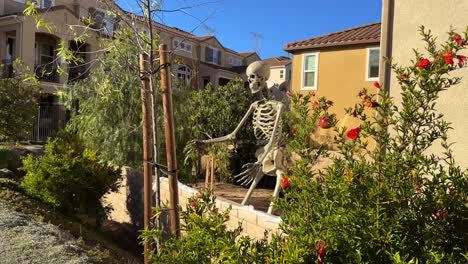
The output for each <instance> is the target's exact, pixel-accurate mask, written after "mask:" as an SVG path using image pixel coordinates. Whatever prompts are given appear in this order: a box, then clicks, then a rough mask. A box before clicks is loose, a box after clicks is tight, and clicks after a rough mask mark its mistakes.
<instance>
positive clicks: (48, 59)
mask: <svg viewBox="0 0 468 264" xmlns="http://www.w3.org/2000/svg"><path fill="white" fill-rule="evenodd" d="M54 53H55V48H54V46H52V45H50V44H43V43H41V44H40V45H39V64H41V65H48V66H52V63H53V61H54Z"/></svg>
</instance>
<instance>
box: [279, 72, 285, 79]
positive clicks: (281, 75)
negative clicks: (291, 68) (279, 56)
mask: <svg viewBox="0 0 468 264" xmlns="http://www.w3.org/2000/svg"><path fill="white" fill-rule="evenodd" d="M283 78H284V70H280V79H283Z"/></svg>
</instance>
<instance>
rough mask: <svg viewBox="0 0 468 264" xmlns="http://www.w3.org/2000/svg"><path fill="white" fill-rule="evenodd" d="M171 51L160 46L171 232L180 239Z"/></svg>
mask: <svg viewBox="0 0 468 264" xmlns="http://www.w3.org/2000/svg"><path fill="white" fill-rule="evenodd" d="M169 52H170V51H169V50H168V49H167V45H166V44H161V45H159V56H160V65H161V90H162V99H163V110H164V136H165V140H166V157H167V172H168V176H167V177H168V181H169V207H170V208H169V210H170V216H171V231H172V234H173V235H174V236H175V237H176V238H179V237H180V218H179V210H178V206H179V194H178V193H179V191H178V180H177V159H176V148H175V146H176V144H175V136H174V114H173V111H172V109H173V107H172V84H171V80H172V77H171V66H170V63H169V62H170V61H169Z"/></svg>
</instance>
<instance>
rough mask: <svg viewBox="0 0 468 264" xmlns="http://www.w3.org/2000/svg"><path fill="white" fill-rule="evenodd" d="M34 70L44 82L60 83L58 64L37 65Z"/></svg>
mask: <svg viewBox="0 0 468 264" xmlns="http://www.w3.org/2000/svg"><path fill="white" fill-rule="evenodd" d="M34 72H35V74H36V77H37V79H39V80H41V81H44V82H51V83H58V82H59V75H58V73H57V66H56V65H50V64H45V65H35V66H34Z"/></svg>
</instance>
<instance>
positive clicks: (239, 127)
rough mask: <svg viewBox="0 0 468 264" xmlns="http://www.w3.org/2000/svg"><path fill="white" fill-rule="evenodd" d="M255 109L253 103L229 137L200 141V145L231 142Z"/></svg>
mask: <svg viewBox="0 0 468 264" xmlns="http://www.w3.org/2000/svg"><path fill="white" fill-rule="evenodd" d="M255 108H256V104H255V103H253V104H251V105H250V107H249V110H248V111H247V113H246V114H245V115H244V117H243V118H242V120H241V121H240V122H239V124H238V125H237V127H236V128H235V129H234V131H232V133H230V134H229V135H226V136H224V137H219V138H212V139H207V140H202V141H201V142H202V143H216V142H223V141H229V140H233V139H234V138H236V135H237V133H238V132H239V130H240V129H241V127H242V126H243V125H244V123H245V122H246V121H247V118H249V116H250V114H252V112H253V111H254V110H255Z"/></svg>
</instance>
